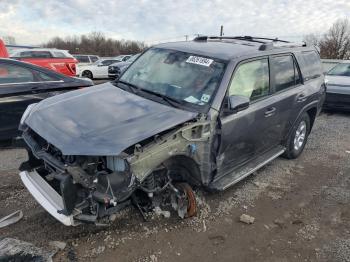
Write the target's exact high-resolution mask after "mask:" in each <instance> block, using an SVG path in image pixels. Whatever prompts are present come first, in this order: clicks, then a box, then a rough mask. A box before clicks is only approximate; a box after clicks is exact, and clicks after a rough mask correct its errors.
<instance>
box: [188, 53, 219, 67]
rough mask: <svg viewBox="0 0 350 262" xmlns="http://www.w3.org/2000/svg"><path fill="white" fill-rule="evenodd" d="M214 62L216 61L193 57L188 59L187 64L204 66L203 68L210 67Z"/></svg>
mask: <svg viewBox="0 0 350 262" xmlns="http://www.w3.org/2000/svg"><path fill="white" fill-rule="evenodd" d="M213 61H214V60H213V59H209V58H205V57H200V56H194V55H191V56H190V57H189V58H187V60H186V63H191V64H196V65H202V66H210V65H211V63H213Z"/></svg>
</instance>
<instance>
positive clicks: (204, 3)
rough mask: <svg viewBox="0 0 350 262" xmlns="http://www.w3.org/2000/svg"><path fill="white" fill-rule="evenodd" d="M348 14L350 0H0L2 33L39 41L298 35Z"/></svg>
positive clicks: (325, 26)
mask: <svg viewBox="0 0 350 262" xmlns="http://www.w3.org/2000/svg"><path fill="white" fill-rule="evenodd" d="M346 17H347V18H350V0H263V1H262V0H251V1H249V0H187V1H183V0H175V1H172V0H162V1H161V0H99V1H95V0H0V36H7V35H10V36H13V37H15V39H16V42H17V44H23V45H25V44H26V45H28V44H32V45H39V44H42V43H44V42H46V41H48V40H49V39H50V38H52V37H54V36H60V37H67V36H72V35H81V34H87V33H89V32H92V31H100V32H103V33H104V34H105V35H106V36H107V37H111V38H115V39H130V40H139V41H144V42H146V43H147V44H155V43H158V42H166V41H176V40H184V39H185V35H188V36H189V39H191V38H193V37H194V35H195V34H203V35H218V34H219V31H220V26H221V25H223V26H224V34H225V35H227V36H228V35H253V36H266V37H279V38H281V39H283V38H284V39H286V40H292V41H293V40H299V41H300V40H302V38H303V36H304V35H306V34H309V33H316V34H322V33H323V32H325V31H326V30H327V29H328V28H329V27H330V26H331V25H332V24H333V23H334V22H335V21H336V20H337V19H338V18H346Z"/></svg>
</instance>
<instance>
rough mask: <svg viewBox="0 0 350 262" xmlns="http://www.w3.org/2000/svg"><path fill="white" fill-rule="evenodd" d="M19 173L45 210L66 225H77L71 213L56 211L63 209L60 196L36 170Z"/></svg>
mask: <svg viewBox="0 0 350 262" xmlns="http://www.w3.org/2000/svg"><path fill="white" fill-rule="evenodd" d="M19 175H20V177H21V179H22V182H23V184H24V185H25V186H26V188H27V189H28V190H29V192H30V193H31V194H32V195H33V197H34V198H35V199H36V201H37V202H38V203H39V204H40V205H41V206H42V207H43V208H44V209H45V210H46V211H47V212H49V213H50V214H51V215H52V216H53V217H54V218H56V219H57V220H58V221H60V222H61V223H63V224H64V225H66V226H75V225H77V223H76V222H75V221H74V219H73V215H68V216H67V215H64V214H60V213H58V211H59V210H63V209H64V205H63V200H62V197H61V196H60V195H59V194H58V193H57V192H56V191H55V190H54V189H53V188H52V187H51V186H50V185H49V184H48V183H47V182H46V181H45V180H44V179H43V178H42V177H41V176H40V175H39V174H38V173H37V172H36V171H32V172H27V171H22V172H20V174H19Z"/></svg>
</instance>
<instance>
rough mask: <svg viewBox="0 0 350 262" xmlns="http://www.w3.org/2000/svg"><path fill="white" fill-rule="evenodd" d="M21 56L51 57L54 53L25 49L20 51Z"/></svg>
mask: <svg viewBox="0 0 350 262" xmlns="http://www.w3.org/2000/svg"><path fill="white" fill-rule="evenodd" d="M20 57H28V58H51V57H52V55H51V53H50V52H49V51H24V52H21V53H20Z"/></svg>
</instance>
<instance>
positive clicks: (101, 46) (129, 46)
mask: <svg viewBox="0 0 350 262" xmlns="http://www.w3.org/2000/svg"><path fill="white" fill-rule="evenodd" d="M43 47H48V48H57V49H64V50H69V52H70V53H71V54H93V55H99V56H102V57H106V56H117V55H125V54H136V53H139V52H141V51H143V50H144V49H145V48H147V46H146V44H145V43H144V42H140V41H132V40H115V39H112V38H107V37H106V36H105V35H104V34H103V33H101V32H92V33H90V34H88V35H81V36H77V35H75V36H69V37H66V38H64V39H63V38H61V37H58V36H56V37H54V38H52V39H51V40H49V41H48V42H47V43H44V44H43Z"/></svg>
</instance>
